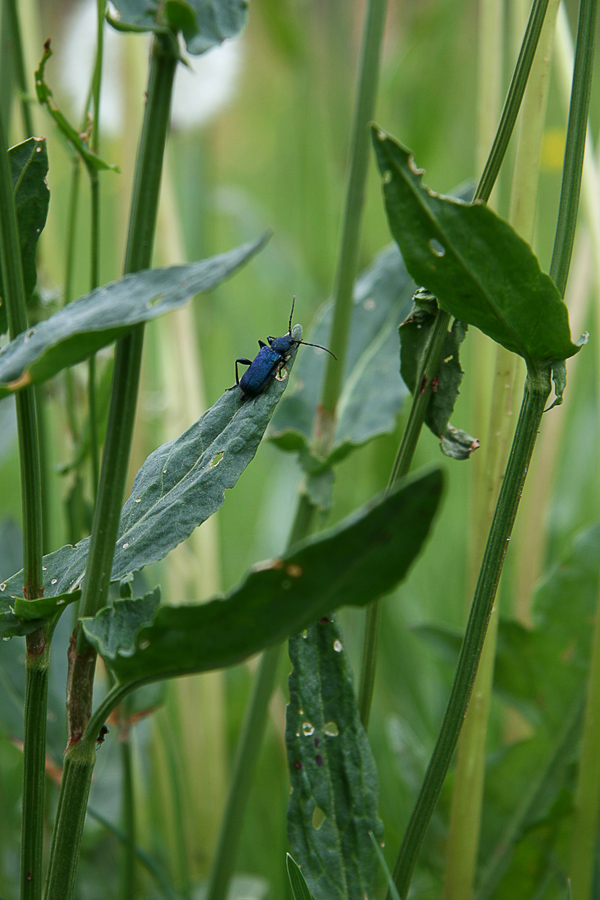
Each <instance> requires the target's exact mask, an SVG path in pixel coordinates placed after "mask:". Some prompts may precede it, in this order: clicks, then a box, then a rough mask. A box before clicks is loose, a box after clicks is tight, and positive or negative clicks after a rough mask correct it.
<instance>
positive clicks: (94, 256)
mask: <svg viewBox="0 0 600 900" xmlns="http://www.w3.org/2000/svg"><path fill="white" fill-rule="evenodd" d="M88 174H89V176H90V190H91V214H92V215H91V238H90V239H91V259H90V290H91V291H93V290H94V289H95V288H97V287H98V284H99V282H100V273H99V268H100V262H99V256H100V181H99V178H98V172H97V170H96V169H92V167H91V166H90V167H89V168H88ZM88 415H89V424H90V456H91V460H92V491H93V497H94V502H95V501H96V498H97V496H98V483H99V480H100V460H99V456H98V423H97V419H96V416H97V409H96V355H95V354H94V353H93V354H92V355H91V356H90V358H89V360H88Z"/></svg>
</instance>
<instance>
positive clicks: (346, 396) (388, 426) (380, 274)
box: [268, 245, 415, 474]
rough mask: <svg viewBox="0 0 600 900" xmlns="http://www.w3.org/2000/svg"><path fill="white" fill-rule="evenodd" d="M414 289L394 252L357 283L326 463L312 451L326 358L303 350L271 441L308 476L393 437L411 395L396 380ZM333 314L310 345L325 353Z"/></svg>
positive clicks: (325, 316)
mask: <svg viewBox="0 0 600 900" xmlns="http://www.w3.org/2000/svg"><path fill="white" fill-rule="evenodd" d="M414 287H415V286H414V283H413V282H412V280H411V279H410V278H409V276H408V273H407V271H406V268H405V266H404V263H403V262H402V257H401V256H400V253H399V252H398V249H397V247H395V246H393V245H392V246H390V247H388V248H386V249H385V250H383V251H382V253H380V254H379V256H378V257H377V259H376V260H375V262H374V263H373V265H372V266H371V267H370V268H369V269H367V270H366V271H365V272H364V273H363V274H362V275H361V276H360V278H359V279H358V280H357V281H356V284H355V288H354V307H353V312H352V325H351V330H350V339H349V345H348V354H347V360H346V369H345V372H344V379H343V389H342V393H341V396H340V401H339V404H338V420H337V426H336V432H335V436H334V440H333V445H332V448H331V452H330V454H329V456H328V457H327V459H319V458H316V457H315V456H314V455H312V451H311V443H312V427H313V417H314V411H315V408H316V405H317V403H318V402H319V394H320V389H321V382H322V377H323V371H324V366H325V358H324V357H325V354H324V353H323V351H322V350H315V349H313V348H311V347H305V348H304V350H303V352H302V356H301V358H300V360H299V362H298V366H297V368H296V376H297V377H296V387H295V390H294V391H293V392H290V394H289V395H288V396H286V397H285V399H284V401H283V402H282V403H281V405H280V407H279V409H278V410H277V414H276V415H275V416H274V417H273V422H272V424H271V427H270V429H269V434H268V436H269V437H270V438H271V440H273V441H274V442H275V443H276V444H277V446H279V447H281V448H282V449H283V450H291V451H296V450H299V451H300V460H301V463H302V464H303V466H304V468H305V469H306V471H308V472H310V473H313V474H318V473H319V472H320V471H323V470H324V469H326V468H328V467H329V466H330V465H331V464H332V463H333V462H334V461H337V460H340V459H343V457H345V456H346V455H347V454H348V453H350V452H351V451H352V449H353V448H355V447H359V446H361V445H362V444H364V443H366V442H367V441H369V440H371V439H372V438H373V437H376V436H377V435H379V434H385V433H387V432H389V431H392V430H393V428H394V426H395V422H396V417H397V415H398V412H399V411H400V408H401V406H402V403H403V401H404V399H405V398H406V395H407V390H406V386H405V385H404V384H403V382H402V379H401V378H400V377H399V374H398V333H397V329H398V325H399V324H400V322H402V320H403V319H404V318H405V316H406V315H407V314H408V310H409V309H410V298H411V296H412V294H413V291H414ZM332 315H333V305H332V303H331V301H330V302H329V303H328V304H327V305H326V306H325V307H324V309H323V312H322V314H321V316H320V318H319V320H318V322H317V324H316V327H315V328H314V329H313V330H312V331H311V333H310V336H309V337H308V338H307V340H310V341H312V342H313V343H317V344H321V345H323V346H325V347H327V341H328V335H329V332H330V328H331V317H332ZM375 401H376V402H375Z"/></svg>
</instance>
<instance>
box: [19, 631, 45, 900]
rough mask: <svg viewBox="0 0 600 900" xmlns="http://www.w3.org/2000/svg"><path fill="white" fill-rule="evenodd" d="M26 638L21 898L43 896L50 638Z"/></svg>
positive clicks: (39, 633) (32, 899)
mask: <svg viewBox="0 0 600 900" xmlns="http://www.w3.org/2000/svg"><path fill="white" fill-rule="evenodd" d="M34 634H35V635H36V640H37V642H38V643H36V644H35V643H34V641H33V639H32V637H30V638H29V639H28V641H27V657H26V662H25V679H26V680H25V723H24V739H23V743H24V748H25V752H24V754H23V819H22V830H21V900H39V898H40V897H41V896H42V862H43V859H42V856H43V846H44V792H45V789H46V779H45V774H46V708H47V703H48V664H49V661H50V640H49V639H48V640H46V637H45V634H44V629H43V628H40V629H39V631H36V632H34Z"/></svg>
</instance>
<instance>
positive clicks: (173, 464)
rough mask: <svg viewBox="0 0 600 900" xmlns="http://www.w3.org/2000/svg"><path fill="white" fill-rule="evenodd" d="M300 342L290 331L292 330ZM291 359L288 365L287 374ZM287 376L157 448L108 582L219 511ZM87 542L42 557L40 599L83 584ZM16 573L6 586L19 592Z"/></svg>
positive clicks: (130, 502) (136, 489)
mask: <svg viewBox="0 0 600 900" xmlns="http://www.w3.org/2000/svg"><path fill="white" fill-rule="evenodd" d="M293 334H294V336H295V337H296V338H298V339H299V338H301V337H302V329H301V327H300V326H299V325H296V326H295V328H294V332H293ZM293 361H294V354H292V355H291V357H290V359H289V360H288V362H287V364H286V368H287V370H288V372H289V371H290V370H291V367H292V365H293ZM286 384H287V378H282V379H281V380H278V379H277V378H275V379H274V380H273V381H272V382H271V384H270V385H269V387H268V388H267V390H266V391H264V392H263V393H262V394H260V395H259V396H258V397H257V398H256V400H250V401H242V400H241V394H240V391H239V389H238V388H237V387H236V388H235V389H231V390H227V391H225V393H224V394H223V395H222V396H221V397H220V398H219V400H217V402H216V403H215V404H214V406H212V407H211V408H210V409H209V410H207V412H205V413H204V415H203V416H201V418H200V419H198V421H197V422H195V423H194V424H193V425H192V426H191V427H190V428H188V430H187V431H185V432H184V433H183V434H182V435H181V436H180V437H178V438H176V439H175V440H174V441H169V442H168V443H166V444H163V445H162V447H159V448H158V449H157V450H155V451H154V452H153V453H151V454H150V456H149V457H148V458H147V459H146V461H145V462H144V464H143V466H142V468H141V469H140V470H139V472H138V473H137V475H136V476H135V479H134V482H133V487H132V490H131V494H130V496H129V498H128V499H127V501H126V502H125V505H124V507H123V510H122V512H121V519H120V522H119V532H118V534H119V537H118V539H117V543H116V545H115V555H114V559H113V566H112V573H111V580H112V581H119V580H120V579H122V578H123V577H124V576H125V575H127V574H128V573H129V572H134V571H137V570H138V569H141V568H143V567H144V566H147V565H149V564H150V563H152V562H157V561H158V560H159V559H163V557H165V556H166V555H167V553H168V552H169V551H170V550H172V549H173V547H176V546H177V544H180V543H181V542H182V541H184V540H185V539H186V538H188V537H189V536H190V534H191V533H192V531H193V530H194V529H195V528H196V527H197V526H198V525H201V524H202V522H204V521H206V519H208V517H209V516H211V515H212V514H213V513H214V512H216V511H217V509H219V507H220V506H221V505H222V503H223V501H224V499H225V491H226V490H228V489H229V488H232V487H233V486H234V484H235V483H236V481H237V480H238V478H239V477H240V475H241V474H242V472H243V471H244V469H245V468H246V466H247V465H248V463H249V462H250V461H251V460H252V459H253V457H254V454H255V453H256V451H257V449H258V445H259V443H260V441H261V439H262V436H263V434H264V431H265V428H266V427H267V424H268V422H269V419H270V418H271V416H272V414H273V410H274V408H275V406H276V405H277V402H278V400H279V397H280V396H281V394H282V392H283V391H284V390H285V386H286ZM89 543H90V539H89V538H85V540H83V541H80V542H79V543H78V544H77V545H76V546H74V547H72V546H70V545H67V546H65V547H61V548H60V550H56V551H55V552H54V553H49V554H48V555H47V556H45V557H44V566H45V569H44V572H43V575H44V597H45V598H48V597H53V596H57V595H59V594H63V593H66V592H70V591H73V590H76V589H78V588H79V587H80V586H81V581H82V578H83V575H84V572H85V567H86V563H87V555H88V549H89ZM22 578H23V576H22V572H19V573H18V574H17V575H14V576H13V577H12V578H10V579H8V581H7V582H6V590H7V591H8V592H10V593H11V594H14V595H16V596H20V595H21V594H22V588H23V581H22Z"/></svg>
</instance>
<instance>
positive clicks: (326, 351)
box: [297, 341, 337, 362]
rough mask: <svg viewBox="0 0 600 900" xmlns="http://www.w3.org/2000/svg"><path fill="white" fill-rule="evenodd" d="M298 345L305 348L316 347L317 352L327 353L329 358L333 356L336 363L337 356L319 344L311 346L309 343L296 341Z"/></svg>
mask: <svg viewBox="0 0 600 900" xmlns="http://www.w3.org/2000/svg"><path fill="white" fill-rule="evenodd" d="M297 343H298V344H304V345H305V346H306V347H318V349H319V350H324V351H325V353H329V355H330V356H333V358H334V359H335V361H336V362H337V356H336V355H335V353H332V352H331V350H328V349H327V347H322V346H321V344H311V343H310V341H298V342H297Z"/></svg>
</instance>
